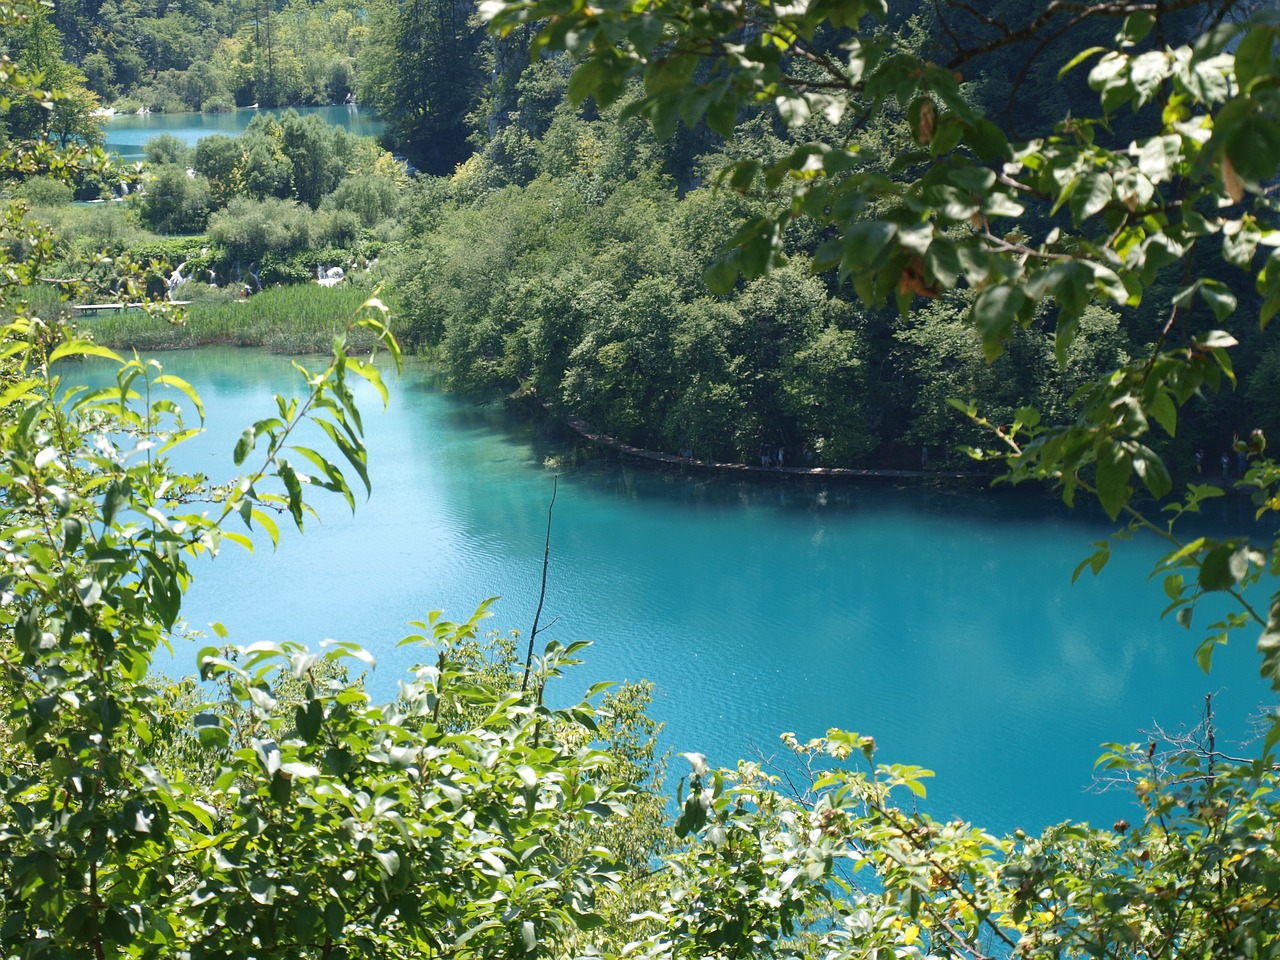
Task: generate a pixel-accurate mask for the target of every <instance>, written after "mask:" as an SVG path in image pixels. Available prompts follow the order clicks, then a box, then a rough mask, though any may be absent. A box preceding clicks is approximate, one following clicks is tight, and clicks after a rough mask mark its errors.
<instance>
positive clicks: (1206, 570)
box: [1198, 543, 1240, 590]
mask: <svg viewBox="0 0 1280 960" xmlns="http://www.w3.org/2000/svg"><path fill="white" fill-rule="evenodd" d="M1236 554H1237V550H1236V548H1235V547H1234V546H1232V545H1231V544H1229V543H1220V544H1218V545H1217V546H1215V547H1214V548H1213V549H1211V550H1210V551H1209V552H1208V553H1207V554H1205V556H1204V559H1203V560H1201V561H1200V573H1199V577H1198V580H1199V583H1200V587H1201V588H1202V589H1204V590H1230V589H1231V588H1232V587H1234V586H1235V585H1236V583H1237V582H1238V581H1239V579H1240V577H1239V576H1238V575H1237V571H1238V570H1239V565H1238V563H1236V562H1235V557H1236Z"/></svg>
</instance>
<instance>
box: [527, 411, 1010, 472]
mask: <svg viewBox="0 0 1280 960" xmlns="http://www.w3.org/2000/svg"><path fill="white" fill-rule="evenodd" d="M543 407H544V408H545V409H547V410H548V412H552V413H554V411H551V408H550V407H549V406H548V405H547V404H546V403H545V402H544V403H543ZM556 415H557V416H559V417H560V419H561V420H563V421H564V423H566V424H567V425H568V426H569V428H570V429H571V430H573V431H574V433H576V434H578V436H580V437H582V438H583V439H584V440H587V441H589V442H591V443H594V444H596V445H598V446H601V447H605V448H607V449H609V450H613V451H616V452H617V453H619V454H621V455H623V456H625V457H630V458H632V459H635V460H645V461H648V462H650V463H658V464H663V465H665V466H670V467H681V468H683V469H694V470H710V471H715V472H718V473H728V474H734V475H740V476H751V477H793V478H795V479H797V480H968V481H973V480H981V481H987V480H992V479H994V478H995V475H994V474H989V473H966V472H964V471H959V470H888V469H886V470H863V469H859V468H856V467H765V466H759V465H756V464H750V463H723V462H721V461H719V460H700V459H698V458H697V457H680V456H676V455H675V454H671V453H659V452H658V451H656V450H645V449H643V448H642V447H633V446H632V445H631V444H629V443H623V442H622V441H621V440H619V439H618V438H616V437H611V436H609V435H608V434H605V433H599V432H597V431H595V430H593V429H592V428H591V426H590V424H588V423H587V422H586V421H585V420H583V419H582V418H581V417H578V416H575V415H573V414H556Z"/></svg>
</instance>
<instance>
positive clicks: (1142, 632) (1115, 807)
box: [164, 350, 1266, 829]
mask: <svg viewBox="0 0 1280 960" xmlns="http://www.w3.org/2000/svg"><path fill="white" fill-rule="evenodd" d="M164 362H165V363H166V365H167V367H168V369H170V370H171V372H175V373H177V374H179V375H181V376H184V377H187V378H188V379H190V380H191V381H192V382H193V383H194V384H195V385H196V386H197V388H198V389H200V390H201V391H202V392H203V393H204V395H205V399H206V405H207V407H208V409H209V413H210V417H211V419H210V421H209V423H208V432H207V434H206V436H204V437H202V438H201V439H200V441H199V442H198V443H197V444H194V445H192V446H191V447H190V448H189V449H186V450H184V451H183V452H182V457H183V458H184V462H185V463H186V464H188V465H190V466H192V467H195V468H199V469H201V470H204V471H206V472H208V473H209V474H210V475H211V476H212V477H214V478H215V479H217V478H219V477H228V476H230V475H231V473H232V472H233V471H232V467H231V457H230V453H231V450H232V448H233V446H234V444H235V440H236V438H237V437H238V436H239V434H240V431H241V430H242V429H243V428H244V426H245V425H246V424H248V423H251V422H252V421H253V420H255V419H257V418H258V417H260V416H262V415H264V411H268V410H271V409H273V406H274V405H273V404H272V402H271V399H270V395H271V393H272V391H273V390H278V389H285V388H287V387H289V386H290V385H292V384H295V383H296V379H295V378H294V374H293V373H292V372H291V370H290V368H289V365H288V361H287V360H284V359H282V358H278V357H269V356H265V355H262V354H259V353H255V352H251V351H239V350H204V351H199V352H195V353H180V354H173V355H170V356H167V357H165V358H164ZM363 402H364V405H365V410H366V416H365V423H366V426H367V428H368V430H369V436H368V445H369V449H370V451H371V453H370V473H371V476H372V481H373V486H374V492H373V496H372V498H371V499H370V500H369V501H368V502H362V503H361V504H360V506H359V509H358V511H357V514H356V516H355V517H352V516H351V515H350V513H349V512H348V511H347V509H346V507H345V505H343V504H342V503H341V502H340V501H338V500H331V501H327V502H322V503H321V505H320V512H321V515H322V517H323V522H322V523H318V524H317V523H312V524H311V527H310V528H309V529H308V531H307V536H306V540H305V542H303V541H300V540H299V539H298V538H297V537H296V536H285V537H284V538H283V541H282V543H281V546H280V548H279V549H278V550H276V551H274V552H272V551H271V550H270V547H269V546H264V547H261V548H260V549H259V552H258V553H257V554H255V555H247V554H244V553H242V552H237V551H229V552H228V553H226V554H225V555H224V556H222V557H220V558H218V559H217V560H216V561H214V562H212V563H208V564H205V565H203V566H202V568H201V569H200V571H199V575H198V578H197V583H196V585H195V587H194V589H193V590H192V592H191V594H190V596H189V598H188V603H187V606H186V614H187V616H188V617H189V620H190V623H191V624H192V625H193V626H194V627H197V628H207V624H208V623H209V622H210V621H212V620H220V621H221V622H223V623H224V624H226V626H227V627H228V628H229V629H230V631H231V636H232V639H233V640H234V641H235V642H239V643H250V642H253V641H255V640H261V639H272V640H285V639H292V640H299V641H303V642H306V643H310V644H315V643H316V642H318V641H319V640H320V639H322V638H324V637H335V638H338V639H342V640H355V641H358V642H360V643H362V644H364V645H365V646H367V647H369V648H370V649H371V650H373V651H374V653H375V654H376V655H377V657H378V659H379V661H380V665H379V668H378V670H377V672H376V674H375V675H374V677H373V680H372V685H373V687H374V689H375V691H376V692H377V693H379V694H381V695H383V696H391V695H392V693H393V691H394V688H395V681H396V679H397V678H398V676H399V675H400V674H401V671H403V670H404V669H405V668H406V667H408V666H409V665H411V663H412V662H414V660H415V658H417V657H420V656H421V654H420V653H419V652H418V651H414V650H412V649H405V648H397V647H396V645H395V643H396V641H397V640H398V639H399V638H400V637H401V636H402V635H404V634H405V633H407V632H409V631H408V629H407V627H406V626H405V624H406V623H407V621H410V620H416V619H422V618H423V617H424V615H425V614H426V613H427V612H428V611H429V610H433V609H443V610H444V611H445V612H446V614H447V615H448V616H449V617H451V618H452V619H461V618H464V617H466V616H468V615H469V614H470V612H471V611H472V610H473V609H474V608H475V606H476V605H477V604H478V603H479V602H480V601H482V600H483V599H484V598H486V597H488V596H491V595H501V597H502V600H501V602H500V603H499V604H498V605H497V606H496V608H495V618H494V620H493V624H494V626H495V627H500V628H503V629H506V628H510V627H516V628H521V629H527V628H528V626H529V624H530V622H531V620H532V617H533V611H534V607H535V605H536V602H537V590H538V584H539V577H540V573H541V563H542V550H543V538H544V535H545V529H546V528H545V524H546V511H547V504H548V501H549V499H550V496H551V488H552V477H553V473H552V471H551V470H550V469H549V468H548V467H546V466H545V463H546V461H547V458H548V457H549V456H552V455H561V454H563V453H564V451H563V450H561V449H559V448H557V447H556V446H555V445H554V443H553V442H552V441H549V440H546V439H543V438H540V437H539V435H538V431H537V430H535V429H534V428H532V427H530V426H529V425H528V424H525V423H521V422H518V421H509V420H507V419H506V418H505V417H504V415H503V413H502V411H501V410H500V409H498V408H492V407H488V408H481V407H475V406H472V405H470V404H468V403H466V402H463V401H459V400H457V399H456V398H452V397H447V396H442V395H441V394H439V393H438V392H437V391H436V390H435V389H434V388H433V387H432V385H431V384H430V382H429V378H428V377H427V375H426V374H425V373H424V372H423V371H421V370H410V371H409V372H408V373H407V374H406V375H405V377H403V378H402V379H401V381H400V382H399V384H397V385H396V386H394V387H393V389H392V400H391V405H390V409H389V410H388V411H387V412H386V413H385V414H382V413H376V412H374V411H375V408H376V407H377V402H376V399H375V398H374V397H373V396H372V394H371V393H369V394H367V395H365V396H364V400H363ZM1107 532H1108V527H1107V526H1106V524H1105V523H1104V522H1102V521H1100V520H1099V519H1097V518H1091V517H1089V516H1087V515H1085V514H1083V513H1081V514H1075V515H1072V514H1066V513H1065V512H1064V511H1062V510H1060V509H1056V508H1054V507H1053V505H1052V504H1050V503H1046V502H1045V501H1044V500H1043V499H1041V498H1040V497H1038V496H1036V495H1035V494H1034V493H1023V492H1013V493H1012V494H1010V493H1005V494H1002V495H994V494H991V493H986V492H982V491H977V492H958V493H957V492H939V491H933V490H923V489H918V488H905V489H900V488H895V487H892V486H889V485H884V484H876V483H869V484H857V485H827V486H822V485H801V484H794V483H784V482H778V481H774V480H771V479H765V480H761V481H750V482H743V481H736V480H735V481H730V482H724V481H720V480H717V479H715V478H710V477H707V476H706V475H700V474H699V475H683V474H679V473H674V472H668V471H660V470H652V469H640V468H632V467H626V466H618V465H616V464H606V463H600V462H590V463H587V464H585V465H581V466H578V467H576V468H573V469H569V470H566V471H565V472H564V473H563V474H562V476H561V477H560V487H559V496H558V499H557V501H556V507H555V521H554V529H553V533H552V544H551V567H550V577H549V586H548V597H547V606H546V609H545V610H544V614H543V622H544V623H546V622H547V621H548V620H549V619H550V618H551V617H559V620H558V621H557V622H556V624H555V627H554V628H553V629H552V630H551V631H550V634H551V635H554V636H555V637H557V638H558V639H561V640H564V641H570V640H576V639H581V638H588V639H591V640H594V641H595V645H594V646H593V647H592V648H591V649H590V651H589V652H588V662H587V663H586V664H585V666H584V667H582V668H580V669H578V670H577V671H575V672H573V673H572V674H571V675H570V677H569V678H568V679H567V680H566V681H563V682H562V684H561V689H560V690H559V691H558V693H559V695H560V696H562V697H564V698H566V699H567V698H569V697H572V696H576V695H577V694H579V693H580V692H581V691H582V690H584V689H585V688H586V687H587V686H588V685H589V684H590V683H592V682H594V681H595V680H597V679H602V678H613V679H624V678H630V679H637V678H640V677H647V678H650V679H652V680H653V681H654V683H655V684H656V688H657V697H656V703H655V706H654V713H655V714H656V715H657V716H658V717H659V718H660V719H662V720H663V721H665V723H666V725H667V726H666V730H665V732H664V738H665V743H666V744H668V745H669V746H670V747H672V748H673V749H675V750H676V751H686V750H696V751H699V752H703V753H706V754H707V755H708V756H709V757H710V758H711V760H712V761H713V762H714V763H719V764H731V763H733V762H734V761H735V760H736V759H737V758H738V757H743V756H748V757H749V756H755V755H757V754H764V755H766V756H768V755H771V754H774V753H775V752H776V748H777V747H776V745H777V739H776V737H777V734H778V733H780V732H782V731H784V730H792V731H795V732H796V733H797V734H798V735H799V736H800V737H801V738H808V737H811V736H817V735H820V734H821V733H823V732H824V731H825V730H826V729H828V728H829V727H832V726H838V727H843V728H846V729H851V730H857V731H859V732H862V733H868V734H872V735H874V736H875V737H876V740H877V742H878V743H879V745H880V759H882V760H884V761H886V762H904V763H917V764H921V765H923V766H926V767H929V768H930V769H933V770H935V771H937V773H938V779H937V780H936V781H935V783H934V785H933V787H932V788H931V790H930V801H929V805H930V807H931V809H933V810H934V811H935V812H936V813H938V814H942V815H950V814H958V815H961V816H964V817H967V818H973V819H977V820H979V821H981V822H983V823H984V824H986V825H988V826H990V827H993V828H997V829H1007V828H1011V827H1012V826H1014V825H1015V824H1022V825H1025V826H1027V827H1029V828H1036V827H1038V826H1039V825H1042V824H1044V823H1046V822H1049V821H1051V820H1057V819H1065V818H1069V817H1070V818H1081V819H1086V818H1094V819H1100V820H1105V821H1106V822H1108V823H1109V822H1110V821H1111V820H1112V819H1114V818H1115V816H1116V815H1118V813H1120V812H1124V804H1125V803H1126V802H1127V800H1126V799H1125V798H1121V797H1118V796H1108V797H1103V798H1099V797H1096V796H1090V795H1086V794H1085V793H1083V788H1084V787H1085V786H1086V785H1087V784H1088V783H1089V779H1090V776H1091V769H1092V764H1093V761H1094V759H1095V758H1096V756H1097V754H1098V753H1099V744H1100V743H1102V742H1106V741H1115V740H1119V741H1127V740H1131V739H1140V738H1141V734H1140V732H1139V731H1140V730H1141V729H1142V728H1145V727H1150V726H1151V725H1152V723H1153V722H1159V723H1162V724H1165V725H1167V726H1176V725H1178V724H1180V723H1183V722H1194V720H1195V719H1196V717H1197V715H1198V712H1199V711H1200V709H1201V707H1202V704H1203V697H1204V695H1205V693H1206V692H1215V693H1219V694H1220V696H1219V699H1218V710H1219V714H1218V723H1219V726H1220V728H1222V729H1223V730H1225V731H1234V732H1236V733H1239V732H1240V731H1242V730H1243V729H1244V718H1245V717H1246V716H1247V715H1248V713H1249V712H1250V711H1251V710H1252V708H1253V706H1254V705H1255V704H1256V703H1257V702H1259V701H1260V700H1262V699H1263V698H1264V697H1265V696H1266V691H1265V690H1264V687H1263V685H1262V683H1261V681H1260V680H1259V679H1258V678H1257V665H1256V657H1255V655H1254V654H1253V653H1252V651H1251V649H1249V647H1250V645H1249V644H1248V643H1247V642H1246V643H1239V644H1235V645H1233V646H1231V647H1228V648H1226V649H1224V650H1223V651H1222V652H1221V653H1220V654H1219V655H1218V657H1219V658H1218V660H1217V661H1216V662H1215V668H1214V673H1213V676H1212V677H1208V678H1206V677H1205V676H1204V675H1202V674H1201V673H1200V672H1199V670H1198V669H1197V668H1196V666H1195V663H1194V660H1193V658H1192V649H1193V647H1194V643H1195V640H1196V637H1197V636H1198V635H1197V634H1188V633H1187V632H1186V631H1183V630H1181V629H1180V628H1178V627H1177V626H1176V625H1175V624H1174V623H1173V622H1172V621H1161V620H1160V618H1159V613H1160V610H1161V608H1162V606H1163V604H1164V597H1163V593H1162V592H1161V590H1160V588H1159V585H1158V584H1157V583H1151V584H1148V583H1147V582H1146V577H1147V574H1148V573H1149V571H1150V568H1151V564H1152V562H1153V560H1154V558H1155V557H1156V556H1157V555H1158V552H1159V551H1158V549H1157V547H1156V546H1155V545H1154V544H1149V543H1136V544H1131V545H1127V546H1125V547H1124V548H1122V549H1120V550H1118V552H1117V554H1116V556H1115V558H1114V559H1113V560H1112V562H1111V565H1110V566H1109V567H1108V568H1107V570H1106V571H1105V572H1104V574H1103V576H1101V577H1099V578H1093V577H1091V576H1086V577H1084V578H1082V579H1081V581H1080V582H1079V583H1078V584H1076V585H1075V586H1074V587H1073V586H1072V585H1071V583H1070V579H1071V573H1072V570H1073V569H1074V568H1075V566H1076V564H1077V563H1078V562H1079V561H1080V559H1081V558H1082V557H1083V556H1084V555H1085V554H1087V553H1088V552H1090V548H1089V547H1088V544H1089V542H1090V541H1092V540H1097V539H1100V538H1101V537H1103V536H1106V534H1107ZM1205 622H1208V621H1207V619H1206V620H1205ZM193 652H194V650H193V648H184V649H181V650H180V652H179V662H178V664H177V668H180V669H190V668H191V664H192V656H193ZM683 763H684V761H683V760H680V759H678V758H677V759H676V760H675V761H674V762H673V766H672V770H673V772H674V773H675V775H676V776H679V775H681V774H682V773H684V772H685V771H684V770H683V769H682V765H683Z"/></svg>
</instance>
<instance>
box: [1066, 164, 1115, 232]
mask: <svg viewBox="0 0 1280 960" xmlns="http://www.w3.org/2000/svg"><path fill="white" fill-rule="evenodd" d="M1115 189H1116V185H1115V181H1114V180H1112V179H1111V174H1109V173H1086V174H1085V175H1084V176H1082V177H1081V178H1080V181H1079V184H1078V185H1077V186H1076V189H1075V192H1074V193H1072V194H1071V215H1072V218H1073V219H1074V220H1075V222H1076V223H1077V224H1079V223H1083V222H1084V221H1085V220H1088V219H1089V218H1090V217H1092V216H1093V215H1094V214H1095V213H1098V212H1099V211H1101V210H1102V209H1103V208H1105V207H1106V205H1107V204H1108V203H1110V202H1111V198H1112V197H1113V196H1114V195H1115Z"/></svg>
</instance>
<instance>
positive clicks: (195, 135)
mask: <svg viewBox="0 0 1280 960" xmlns="http://www.w3.org/2000/svg"><path fill="white" fill-rule="evenodd" d="M283 112H284V111H283V110H261V111H260V110H237V111H235V112H234V113H146V114H136V113H120V114H116V115H115V116H114V117H112V118H111V120H110V122H109V123H108V124H107V127H106V134H107V140H106V144H105V148H106V149H107V150H108V151H109V152H111V153H118V154H119V155H120V156H121V157H122V158H124V159H125V160H141V159H142V157H143V147H145V146H146V145H147V143H148V142H149V141H151V140H154V139H155V138H156V137H158V136H161V135H162V134H166V133H168V134H172V135H173V136H175V137H177V138H178V139H179V140H181V141H182V142H183V143H185V144H186V145H187V146H189V147H194V146H195V145H196V143H197V141H199V140H200V138H201V137H210V136H213V135H214V134H215V133H221V134H224V135H226V136H229V137H237V136H239V135H240V134H242V133H244V130H245V127H247V126H248V125H249V121H250V120H252V119H253V118H254V117H256V116H258V114H259V113H270V114H272V115H274V116H277V117H278V116H279V115H280V114H282V113H283ZM298 112H299V113H301V114H303V115H304V116H306V115H308V114H313V113H314V114H318V115H319V116H320V117H321V118H322V119H323V120H324V121H325V122H326V123H332V124H335V125H337V126H340V127H345V128H346V130H347V131H348V132H349V133H353V134H355V135H356V136H360V137H376V136H378V135H379V134H380V133H382V128H383V123H382V121H381V120H379V119H377V118H376V117H375V116H374V115H373V111H372V110H369V109H368V108H362V107H357V106H356V105H354V104H348V105H344V106H338V107H299V108H298Z"/></svg>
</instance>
